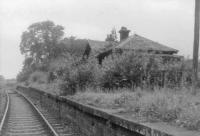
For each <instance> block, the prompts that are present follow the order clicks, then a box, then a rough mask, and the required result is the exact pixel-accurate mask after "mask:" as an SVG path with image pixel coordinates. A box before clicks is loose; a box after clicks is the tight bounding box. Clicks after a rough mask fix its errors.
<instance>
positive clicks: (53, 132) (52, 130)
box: [16, 91, 59, 136]
mask: <svg viewBox="0 0 200 136" xmlns="http://www.w3.org/2000/svg"><path fill="white" fill-rule="evenodd" d="M16 92H17V93H18V94H19V95H21V96H22V97H24V99H25V100H26V101H27V102H28V103H30V105H31V106H32V107H33V109H34V110H35V111H36V112H37V113H38V114H39V116H40V117H41V119H42V120H43V121H44V122H45V125H46V126H47V128H48V129H49V130H50V131H51V133H52V134H53V135H54V136H59V135H58V134H57V132H56V131H55V130H54V128H53V127H52V126H51V124H50V123H49V122H48V121H47V119H46V118H45V117H44V115H43V114H42V113H41V112H40V111H39V110H38V108H37V107H36V106H35V105H34V104H33V103H32V101H31V100H29V99H28V98H27V97H26V96H25V95H24V94H22V93H20V92H18V91H16Z"/></svg>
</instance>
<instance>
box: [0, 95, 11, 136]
mask: <svg viewBox="0 0 200 136" xmlns="http://www.w3.org/2000/svg"><path fill="white" fill-rule="evenodd" d="M9 105H10V99H9V96H8V92H7V91H6V109H5V111H4V113H3V118H2V120H1V123H0V134H1V132H2V129H3V125H4V123H5V120H6V116H7V113H8V108H9Z"/></svg>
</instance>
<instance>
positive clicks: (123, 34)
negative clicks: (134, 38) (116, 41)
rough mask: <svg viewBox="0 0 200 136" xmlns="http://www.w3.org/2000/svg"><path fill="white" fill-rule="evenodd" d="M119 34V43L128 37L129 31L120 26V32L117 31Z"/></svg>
mask: <svg viewBox="0 0 200 136" xmlns="http://www.w3.org/2000/svg"><path fill="white" fill-rule="evenodd" d="M119 33H120V42H121V41H123V40H125V39H126V38H128V37H129V33H130V30H128V29H127V28H126V27H124V26H122V27H121V30H119Z"/></svg>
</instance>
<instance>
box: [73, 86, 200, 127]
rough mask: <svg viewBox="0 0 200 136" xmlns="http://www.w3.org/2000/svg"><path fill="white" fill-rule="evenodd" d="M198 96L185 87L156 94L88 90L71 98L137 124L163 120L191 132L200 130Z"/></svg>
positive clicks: (124, 90) (152, 92) (162, 90)
mask: <svg viewBox="0 0 200 136" xmlns="http://www.w3.org/2000/svg"><path fill="white" fill-rule="evenodd" d="M199 97H200V93H198V94H197V95H195V96H194V95H193V94H191V91H190V90H188V89H186V88H185V89H183V88H182V89H181V90H180V89H178V90H174V89H166V88H163V89H155V90H154V91H148V90H141V89H136V90H135V91H132V90H131V89H126V88H123V89H118V90H115V92H112V91H108V92H105V91H103V90H101V89H95V90H94V89H91V88H88V89H87V90H86V91H85V92H82V93H80V92H79V93H77V94H76V95H74V96H72V98H73V99H75V100H76V101H79V102H82V103H85V104H88V105H92V106H95V107H98V108H102V109H105V110H106V111H110V112H111V113H115V114H119V115H122V116H123V115H126V116H128V117H129V118H130V117H131V118H132V119H133V120H135V121H140V122H146V121H148V122H160V121H162V122H167V123H170V124H172V125H178V126H181V127H186V128H188V129H191V130H200V118H199V117H200V114H199V113H200V99H199ZM111 109H112V110H111Z"/></svg>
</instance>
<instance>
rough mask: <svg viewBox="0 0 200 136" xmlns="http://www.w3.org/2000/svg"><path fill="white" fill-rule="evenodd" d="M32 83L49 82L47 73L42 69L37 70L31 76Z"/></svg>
mask: <svg viewBox="0 0 200 136" xmlns="http://www.w3.org/2000/svg"><path fill="white" fill-rule="evenodd" d="M29 82H30V83H34V82H37V83H39V84H43V83H46V82H47V73H45V72H41V71H35V72H33V73H32V74H31V75H30V78H29Z"/></svg>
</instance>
